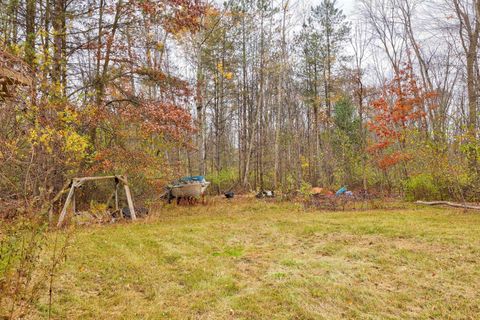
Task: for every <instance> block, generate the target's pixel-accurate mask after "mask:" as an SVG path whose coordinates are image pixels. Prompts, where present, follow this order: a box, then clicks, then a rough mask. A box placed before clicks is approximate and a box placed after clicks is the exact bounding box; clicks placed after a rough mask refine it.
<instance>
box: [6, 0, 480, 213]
mask: <svg viewBox="0 0 480 320" xmlns="http://www.w3.org/2000/svg"><path fill="white" fill-rule="evenodd" d="M352 11H353V12H356V13H355V15H351V16H348V17H347V16H345V14H344V13H343V12H342V10H341V9H340V4H339V3H337V2H336V1H334V0H321V1H320V0H319V1H314V2H311V3H310V2H308V3H307V2H303V1H294V0H280V1H278V0H272V1H267V0H257V1H249V0H238V1H228V2H225V3H220V2H200V1H196V0H163V1H153V0H115V1H114V0H75V1H73V0H0V46H1V50H2V52H3V53H2V59H3V60H2V61H6V60H9V61H12V59H13V60H14V59H15V57H16V58H18V59H22V60H23V61H24V64H26V65H27V66H28V68H27V67H26V66H25V67H24V70H26V71H25V73H26V74H27V75H30V76H31V78H32V79H33V80H34V84H33V85H31V86H20V85H9V86H7V85H4V86H3V89H2V91H1V92H2V97H1V100H0V123H1V126H0V163H1V166H0V199H1V201H2V202H4V203H5V204H6V205H2V207H3V208H2V210H3V211H5V212H6V211H8V210H11V209H13V208H15V209H16V210H17V211H18V210H21V209H22V210H26V209H29V208H40V207H42V206H43V204H45V203H48V202H49V201H51V200H52V199H53V198H54V197H55V195H56V194H57V193H58V192H59V191H60V190H61V189H62V187H63V186H64V184H65V183H66V182H67V181H68V179H69V178H72V177H75V176H83V175H103V174H113V173H114V174H127V175H128V176H129V178H130V181H131V182H132V185H133V191H134V194H135V197H137V198H140V199H147V200H148V199H150V200H152V199H155V197H156V195H158V194H159V193H160V192H161V186H163V185H164V184H165V183H167V182H168V181H169V180H171V179H173V178H176V177H178V176H182V175H196V174H201V175H206V176H207V178H208V179H209V180H211V181H212V182H213V187H212V188H211V190H210V191H211V192H214V193H216V192H222V191H226V190H230V189H233V190H238V191H240V190H243V191H249V190H254V189H255V190H259V189H274V190H280V191H284V192H291V191H294V190H307V189H308V188H309V186H321V187H327V188H332V189H335V188H338V187H340V186H342V185H347V186H348V188H350V189H353V190H356V191H360V190H364V189H365V190H368V191H369V192H371V193H384V194H402V195H405V196H406V197H407V198H409V199H415V198H424V199H446V198H453V199H457V200H469V201H478V199H479V196H480V194H479V192H478V190H479V187H480V179H479V172H478V171H479V164H478V163H479V156H480V144H479V142H478V112H477V111H478V99H479V97H478V95H479V92H480V82H479V80H478V79H479V73H480V69H479V43H478V41H479V33H480V1H478V0H358V1H356V2H355V10H352ZM16 63H17V64H18V65H22V62H21V61H17V62H16ZM7 92H8V94H7ZM95 195H97V196H98V197H99V198H100V197H101V196H102V195H101V192H96V193H95Z"/></svg>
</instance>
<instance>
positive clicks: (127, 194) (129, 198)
mask: <svg viewBox="0 0 480 320" xmlns="http://www.w3.org/2000/svg"><path fill="white" fill-rule="evenodd" d="M124 179H125V181H126V180H127V178H124ZM124 186H125V194H126V196H127V202H128V208H129V209H130V215H131V216H132V220H137V215H136V214H135V208H134V207H133V200H132V194H131V193H130V187H129V186H128V184H126V183H125V184H124Z"/></svg>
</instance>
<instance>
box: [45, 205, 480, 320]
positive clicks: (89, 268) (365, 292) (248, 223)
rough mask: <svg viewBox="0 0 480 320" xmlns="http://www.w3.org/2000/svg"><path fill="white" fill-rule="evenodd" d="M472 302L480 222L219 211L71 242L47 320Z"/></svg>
mask: <svg viewBox="0 0 480 320" xmlns="http://www.w3.org/2000/svg"><path fill="white" fill-rule="evenodd" d="M479 293H480V214H478V213H464V212H462V211H457V210H450V209H437V208H408V209H396V210H372V211H358V212H314V211H309V212H305V211H304V210H302V209H301V208H300V207H297V206H295V205H293V204H272V203H265V202H261V201H255V200H249V201H245V200H243V201H236V200H234V201H233V202H231V203H227V201H226V200H225V201H219V202H217V203H216V204H215V205H210V206H198V207H169V208H165V209H163V210H161V211H159V212H157V213H155V214H154V216H152V217H149V218H148V219H147V220H143V221H140V222H137V223H131V224H114V225H108V226H96V227H89V228H84V229H81V230H79V231H78V232H76V234H75V237H74V239H73V241H72V247H71V248H70V249H69V253H68V257H67V261H66V263H65V264H64V265H63V267H62V269H61V270H60V273H59V275H58V276H57V277H56V279H55V296H54V305H53V316H54V318H62V319H337V318H355V319H400V318H402V319H406V318H409V319H411V318H418V319H449V318H450V319H478V318H479V317H480V294H479ZM42 301H43V302H41V303H40V304H39V305H38V308H37V310H38V313H37V316H38V317H43V316H45V312H46V311H45V310H46V302H45V300H42Z"/></svg>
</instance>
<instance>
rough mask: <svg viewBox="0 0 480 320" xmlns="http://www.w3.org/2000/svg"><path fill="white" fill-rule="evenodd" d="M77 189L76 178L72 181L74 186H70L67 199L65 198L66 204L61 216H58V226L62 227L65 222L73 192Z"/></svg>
mask: <svg viewBox="0 0 480 320" xmlns="http://www.w3.org/2000/svg"><path fill="white" fill-rule="evenodd" d="M74 191H75V180H73V181H72V186H71V187H70V191H69V192H68V196H67V200H65V204H64V205H63V209H62V212H61V213H60V217H59V218H58V223H57V227H60V226H61V225H62V223H63V219H65V215H66V214H67V208H68V205H69V204H70V201H72V197H73V193H74Z"/></svg>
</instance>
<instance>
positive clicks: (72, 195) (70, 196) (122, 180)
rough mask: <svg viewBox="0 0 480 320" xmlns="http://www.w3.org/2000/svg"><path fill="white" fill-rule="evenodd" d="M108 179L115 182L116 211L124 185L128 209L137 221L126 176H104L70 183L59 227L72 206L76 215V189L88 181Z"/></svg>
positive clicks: (84, 178)
mask: <svg viewBox="0 0 480 320" xmlns="http://www.w3.org/2000/svg"><path fill="white" fill-rule="evenodd" d="M106 179H113V180H115V191H114V196H115V210H116V211H118V210H119V207H118V189H119V185H120V183H122V184H123V187H124V189H125V195H126V197H127V203H128V208H129V209H130V214H131V217H132V220H136V219H137V216H136V214H135V208H134V206H133V198H132V194H131V192H130V187H129V186H128V180H127V177H126V176H120V175H115V176H102V177H83V178H73V179H72V180H71V182H70V190H69V192H68V195H67V199H66V200H65V204H64V205H63V209H62V211H61V212H60V216H59V217H58V223H57V227H61V226H62V223H63V220H64V219H65V216H66V215H67V209H68V207H69V206H70V204H72V208H73V213H74V214H75V213H76V202H75V189H76V188H79V187H81V186H82V185H83V184H84V183H85V182H87V181H96V180H106Z"/></svg>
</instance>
